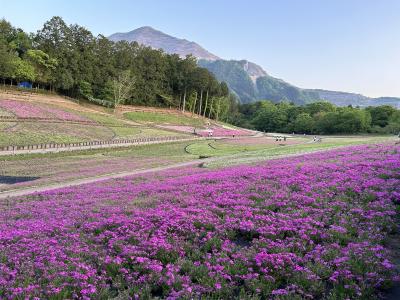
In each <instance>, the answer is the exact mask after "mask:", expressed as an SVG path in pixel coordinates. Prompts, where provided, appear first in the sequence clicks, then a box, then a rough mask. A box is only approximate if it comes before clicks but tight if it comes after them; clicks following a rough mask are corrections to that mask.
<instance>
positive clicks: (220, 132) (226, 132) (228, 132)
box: [197, 126, 254, 137]
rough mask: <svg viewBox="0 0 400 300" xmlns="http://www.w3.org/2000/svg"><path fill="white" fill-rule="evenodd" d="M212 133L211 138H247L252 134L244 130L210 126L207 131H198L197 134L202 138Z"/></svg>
mask: <svg viewBox="0 0 400 300" xmlns="http://www.w3.org/2000/svg"><path fill="white" fill-rule="evenodd" d="M210 132H212V136H213V137H222V136H249V135H253V134H254V133H253V132H251V131H250V130H245V129H229V128H224V127H218V126H212V127H210V128H209V129H208V130H199V131H197V134H198V135H200V136H203V137H207V136H209V133H210Z"/></svg>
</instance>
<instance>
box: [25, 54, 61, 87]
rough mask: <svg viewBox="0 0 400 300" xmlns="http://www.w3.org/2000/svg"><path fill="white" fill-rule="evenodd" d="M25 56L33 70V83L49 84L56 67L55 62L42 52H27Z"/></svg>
mask: <svg viewBox="0 0 400 300" xmlns="http://www.w3.org/2000/svg"><path fill="white" fill-rule="evenodd" d="M26 56H27V59H28V61H29V62H30V63H31V64H32V66H33V67H34V69H35V74H36V76H35V81H36V82H38V83H42V84H46V83H49V82H50V79H51V75H52V72H53V71H54V70H55V68H56V67H57V61H56V60H55V59H54V58H50V57H49V55H48V54H47V53H45V52H43V51H42V50H28V51H27V53H26Z"/></svg>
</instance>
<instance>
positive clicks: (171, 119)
mask: <svg viewBox="0 0 400 300" xmlns="http://www.w3.org/2000/svg"><path fill="white" fill-rule="evenodd" d="M124 117H126V118H127V119H129V120H132V121H135V122H142V123H155V124H172V125H189V126H198V127H202V126H204V121H203V120H202V119H199V118H191V117H188V116H184V115H182V116H179V115H173V114H162V113H153V112H128V113H125V114H124Z"/></svg>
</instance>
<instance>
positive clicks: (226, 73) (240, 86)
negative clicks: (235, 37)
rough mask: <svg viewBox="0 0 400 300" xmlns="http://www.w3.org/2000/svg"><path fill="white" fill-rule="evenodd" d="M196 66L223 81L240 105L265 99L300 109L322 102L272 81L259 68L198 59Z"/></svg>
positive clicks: (309, 93)
mask: <svg viewBox="0 0 400 300" xmlns="http://www.w3.org/2000/svg"><path fill="white" fill-rule="evenodd" d="M198 64H199V65H200V66H201V67H203V68H207V69H208V70H209V71H210V72H212V73H213V74H214V75H215V77H217V79H218V80H220V81H225V82H226V83H227V84H228V86H229V88H230V89H231V90H232V91H233V92H234V93H235V94H236V95H237V96H238V98H239V99H240V102H241V103H249V102H254V101H256V100H260V99H268V100H271V101H274V102H279V101H289V102H294V103H296V104H298V105H303V104H306V103H310V102H313V101H316V100H321V98H320V97H319V95H318V93H317V92H314V91H312V90H303V89H300V88H298V87H296V86H294V85H291V84H290V83H287V82H285V81H283V80H282V79H278V78H275V77H272V76H270V75H268V74H267V72H265V71H264V70H263V69H262V68H261V67H260V66H258V65H256V64H255V63H252V62H248V61H246V60H239V61H238V60H215V61H207V60H204V59H201V60H199V61H198Z"/></svg>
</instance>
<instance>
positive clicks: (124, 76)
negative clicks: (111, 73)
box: [113, 70, 135, 106]
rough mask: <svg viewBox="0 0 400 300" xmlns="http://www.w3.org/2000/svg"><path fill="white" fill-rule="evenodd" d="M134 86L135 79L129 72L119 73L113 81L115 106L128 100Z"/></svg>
mask: <svg viewBox="0 0 400 300" xmlns="http://www.w3.org/2000/svg"><path fill="white" fill-rule="evenodd" d="M134 85H135V78H134V77H133V76H132V75H131V72H130V71H129V70H125V71H123V72H121V73H120V74H119V75H118V77H116V78H114V80H113V93H114V102H115V106H117V105H118V104H120V103H122V102H124V101H125V100H127V99H129V97H130V96H131V92H132V91H133V88H134Z"/></svg>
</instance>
